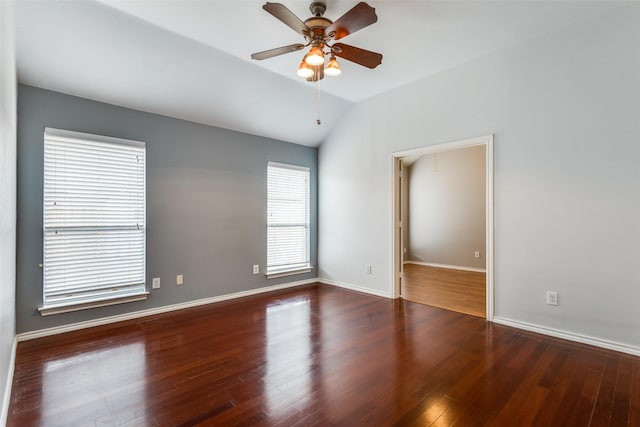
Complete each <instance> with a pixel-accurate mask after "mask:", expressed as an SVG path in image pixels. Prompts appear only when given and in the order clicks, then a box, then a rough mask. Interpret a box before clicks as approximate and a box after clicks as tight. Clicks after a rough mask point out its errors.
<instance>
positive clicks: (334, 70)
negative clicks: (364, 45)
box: [251, 1, 382, 82]
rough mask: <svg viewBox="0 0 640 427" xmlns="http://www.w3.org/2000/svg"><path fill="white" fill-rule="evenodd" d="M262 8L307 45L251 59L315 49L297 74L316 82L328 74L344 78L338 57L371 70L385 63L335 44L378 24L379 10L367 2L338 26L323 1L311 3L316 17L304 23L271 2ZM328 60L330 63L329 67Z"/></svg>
mask: <svg viewBox="0 0 640 427" xmlns="http://www.w3.org/2000/svg"><path fill="white" fill-rule="evenodd" d="M262 8H263V9H264V10H266V11H267V12H269V13H270V14H272V15H273V16H275V17H276V18H278V19H279V20H280V21H282V22H283V23H284V24H285V25H288V26H289V27H290V28H292V29H293V30H294V31H295V32H297V33H299V34H301V35H302V36H303V37H304V39H305V43H304V44H303V43H295V44H290V45H288V46H282V47H277V48H275V49H269V50H265V51H262V52H257V53H254V54H252V55H251V58H252V59H258V60H262V59H268V58H273V57H274V56H278V55H283V54H285V53H291V52H297V51H299V50H301V49H304V48H306V47H307V46H311V49H310V50H309V52H308V53H307V54H306V55H305V56H304V58H303V59H302V61H301V62H300V66H299V67H298V71H297V74H298V76H300V77H303V78H306V79H307V80H308V81H312V82H317V81H319V80H321V79H323V78H324V75H325V74H326V75H328V76H338V75H340V74H341V70H340V65H339V64H338V61H337V60H336V56H337V57H340V58H343V59H346V60H348V61H351V62H355V63H356V64H359V65H362V66H364V67H367V68H376V67H377V66H378V65H380V64H381V63H382V55H381V54H379V53H376V52H371V51H369V50H365V49H360V48H358V47H354V46H349V45H347V44H343V43H333V41H334V40H340V39H342V38H343V37H346V36H348V35H349V34H353V33H355V32H356V31H358V30H361V29H363V28H365V27H368V26H369V25H371V24H373V23H375V22H376V21H377V20H378V16H377V15H376V12H375V9H374V8H373V7H371V6H369V5H368V4H367V3H365V2H360V3H358V4H357V5H355V6H354V7H353V8H352V9H351V10H349V11H348V12H346V13H345V14H344V15H342V16H341V17H340V18H338V19H337V20H336V21H335V22H333V21H331V20H330V19H328V18H325V17H324V16H323V15H324V12H325V10H326V9H327V5H326V3H325V2H323V1H314V2H313V3H311V5H310V6H309V10H310V11H311V14H312V15H313V16H312V17H311V18H309V19H307V20H305V21H304V22H303V21H302V20H301V19H300V18H298V17H297V16H296V15H294V14H293V12H291V11H290V10H289V9H287V8H286V7H285V6H284V5H282V4H280V3H269V2H267V3H265V4H264V5H263V6H262ZM327 56H328V57H329V61H328V63H327V65H326V67H325V58H326V57H327Z"/></svg>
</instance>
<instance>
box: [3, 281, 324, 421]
mask: <svg viewBox="0 0 640 427" xmlns="http://www.w3.org/2000/svg"><path fill="white" fill-rule="evenodd" d="M319 281H320V280H319V279H307V280H300V281H297V282H288V283H282V284H279V285H273V286H267V287H264V288H257V289H251V290H248V291H241V292H234V293H232V294H226V295H219V296H216V297H210V298H202V299H198V300H194V301H187V302H181V303H178V304H171V305H165V306H162V307H156V308H150V309H148V310H140V311H134V312H131V313H125V314H118V315H115V316H109V317H103V318H100V319H95V320H87V321H86V322H78V323H72V324H69V325H62V326H55V327H53V328H47V329H39V330H37V331H30V332H23V333H21V334H18V335H17V340H18V341H27V340H32V339H35V338H41V337H46V336H49V335H56V334H62V333H65V332H71V331H77V330H79V329H86V328H91V327H94V326H101V325H108V324H110V323H116V322H122V321H124V320H131V319H138V318H140V317H146V316H153V315H156V314H161V313H167V312H170V311H176V310H182V309H185V308H191V307H197V306H200V305H205V304H212V303H214V302H220V301H227V300H230V299H236V298H242V297H248V296H251V295H258V294H262V293H265V292H272V291H277V290H280V289H286V288H293V287H295V286H301V285H307V284H310V283H317V282H319ZM0 425H1V424H0Z"/></svg>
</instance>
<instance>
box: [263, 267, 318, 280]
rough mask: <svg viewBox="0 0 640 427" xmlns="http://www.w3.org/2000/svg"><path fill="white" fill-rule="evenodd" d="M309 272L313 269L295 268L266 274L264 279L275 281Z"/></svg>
mask: <svg viewBox="0 0 640 427" xmlns="http://www.w3.org/2000/svg"><path fill="white" fill-rule="evenodd" d="M311 270H313V267H302V268H296V269H294V270H281V271H274V272H273V273H269V272H267V274H265V275H264V277H266V278H267V279H277V278H278V277H286V276H293V275H296V274H304V273H309V272H310V271H311Z"/></svg>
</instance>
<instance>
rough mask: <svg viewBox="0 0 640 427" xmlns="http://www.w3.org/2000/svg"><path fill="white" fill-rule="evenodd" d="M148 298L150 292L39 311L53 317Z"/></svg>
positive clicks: (45, 308)
mask: <svg viewBox="0 0 640 427" xmlns="http://www.w3.org/2000/svg"><path fill="white" fill-rule="evenodd" d="M148 296H149V292H143V293H141V294H135V295H127V296H123V297H119V298H113V299H108V300H102V301H92V302H85V303H81V304H66V305H49V306H46V307H39V308H38V311H39V312H40V315H41V316H51V315H53V314H61V313H69V312H72V311H79V310H87V309H89V308H97V307H106V306H109V305H115V304H124V303H126V302H133V301H143V300H146V299H147V297H148Z"/></svg>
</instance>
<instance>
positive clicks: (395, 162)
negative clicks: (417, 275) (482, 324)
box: [391, 135, 494, 321]
mask: <svg viewBox="0 0 640 427" xmlns="http://www.w3.org/2000/svg"><path fill="white" fill-rule="evenodd" d="M478 145H484V146H485V150H486V151H485V152H486V167H485V173H486V181H485V182H486V195H485V201H486V217H487V220H486V230H485V232H486V248H485V253H486V263H487V265H486V269H487V289H486V295H487V303H486V305H487V314H486V315H487V320H488V321H492V320H493V314H494V297H493V295H494V276H493V268H494V260H493V233H494V232H493V227H494V224H493V135H486V136H481V137H478V138H471V139H465V140H462V141H454V142H447V143H444V144H438V145H431V146H427V147H420V148H414V149H411V150H406V151H398V152H395V153H392V154H391V161H392V171H393V173H392V180H393V184H392V186H391V198H392V199H391V200H392V206H393V212H392V227H391V229H392V240H391V241H392V254H393V256H392V269H391V271H392V274H393V288H392V290H391V295H392V297H393V298H399V297H400V271H401V267H402V266H401V265H400V262H401V260H402V257H401V251H402V248H401V247H400V241H401V224H400V209H401V208H402V207H401V206H400V194H399V191H400V188H399V182H400V181H399V178H400V176H399V173H398V171H399V168H400V162H402V159H403V158H405V157H413V156H423V155H425V154H433V153H438V152H442V151H449V150H455V149H458V148H467V147H474V146H478Z"/></svg>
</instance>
